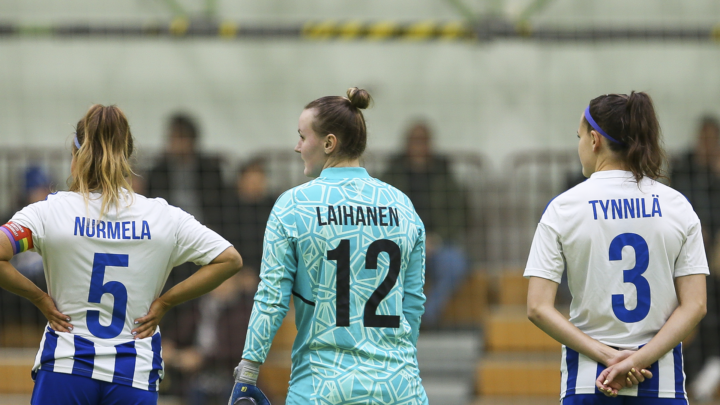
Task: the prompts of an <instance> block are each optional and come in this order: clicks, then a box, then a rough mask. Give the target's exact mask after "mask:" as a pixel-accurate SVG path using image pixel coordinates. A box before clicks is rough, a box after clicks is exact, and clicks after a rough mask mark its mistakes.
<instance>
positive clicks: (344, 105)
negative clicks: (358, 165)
mask: <svg viewBox="0 0 720 405" xmlns="http://www.w3.org/2000/svg"><path fill="white" fill-rule="evenodd" d="M371 100H372V98H371V97H370V94H369V93H368V92H367V91H365V90H363V89H359V88H357V87H351V88H349V89H348V91H347V97H340V96H327V97H321V98H319V99H317V100H315V101H312V102H310V103H309V104H308V105H306V106H305V109H306V110H307V109H311V108H312V109H314V110H315V119H313V124H312V126H313V131H315V133H316V134H317V135H319V136H326V135H328V134H333V135H335V136H336V137H337V138H338V141H339V143H340V145H339V146H338V151H337V152H336V153H337V156H339V157H344V158H347V159H356V158H359V157H360V156H361V155H362V154H363V152H364V151H365V146H366V145H367V128H366V127H365V117H364V116H363V113H362V111H360V110H363V109H365V108H368V106H369V105H370V101H371Z"/></svg>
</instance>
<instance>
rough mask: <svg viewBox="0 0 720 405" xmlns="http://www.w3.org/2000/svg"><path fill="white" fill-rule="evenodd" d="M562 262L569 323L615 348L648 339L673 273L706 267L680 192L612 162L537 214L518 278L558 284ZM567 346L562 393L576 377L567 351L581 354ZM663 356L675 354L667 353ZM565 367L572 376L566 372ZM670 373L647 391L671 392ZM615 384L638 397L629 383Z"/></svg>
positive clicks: (667, 308) (662, 314) (658, 323)
mask: <svg viewBox="0 0 720 405" xmlns="http://www.w3.org/2000/svg"><path fill="white" fill-rule="evenodd" d="M565 269H567V276H568V282H569V286H570V292H571V293H572V297H573V299H572V303H571V305H570V322H571V323H572V324H573V325H575V326H577V327H578V328H579V329H580V330H581V331H583V332H584V333H585V334H587V335H588V336H590V337H592V338H593V339H596V340H598V341H600V342H602V343H604V344H606V345H609V346H612V347H616V348H623V349H637V348H638V347H640V346H642V345H644V344H646V343H647V342H648V341H650V339H652V338H653V336H655V334H656V333H657V332H658V331H659V330H660V328H661V327H662V326H663V325H664V324H665V322H666V321H667V319H668V318H669V317H670V315H671V314H672V312H673V311H674V310H675V308H677V306H678V300H677V294H676V291H675V284H674V279H675V278H677V277H682V276H687V275H691V274H709V271H708V265H707V258H706V257H705V250H704V246H703V240H702V232H701V229H700V221H699V219H698V216H697V215H696V214H695V212H694V211H693V209H692V206H691V205H690V203H689V202H688V200H687V199H686V198H685V197H684V196H683V195H682V194H680V193H678V192H677V191H675V190H673V189H672V188H670V187H667V186H665V185H663V184H661V183H658V182H656V181H653V180H650V179H647V178H645V179H643V180H641V181H640V183H639V185H638V183H636V182H635V180H634V178H633V175H632V173H630V172H626V171H618V170H610V171H602V172H597V173H594V174H593V175H592V176H591V177H590V179H588V180H587V181H585V182H583V183H581V184H579V185H577V186H576V187H574V188H572V189H570V190H568V191H567V192H565V193H563V194H561V195H559V196H558V197H556V198H555V199H553V200H552V201H551V202H550V203H549V204H548V206H547V208H546V210H545V212H544V213H543V216H542V219H541V220H540V223H539V224H538V227H537V230H536V232H535V237H534V239H533V243H532V248H531V250H530V257H529V258H528V263H527V267H526V269H525V277H541V278H545V279H548V280H552V281H555V282H557V283H559V282H560V279H561V276H562V273H563V271H564V270H565ZM676 350H677V351H678V353H679V348H677V349H676ZM565 352H566V356H565V358H564V360H563V377H564V378H563V391H565V388H568V390H569V388H570V387H566V385H569V384H571V383H572V384H576V383H577V379H576V377H578V376H580V377H582V375H581V374H582V373H579V371H578V368H577V364H576V367H575V368H574V369H573V368H572V366H571V363H572V361H571V360H573V359H571V358H570V357H573V358H576V357H580V359H582V358H585V356H583V355H582V354H580V355H579V356H576V354H577V353H576V352H573V351H572V350H570V349H567V350H565ZM570 352H572V353H570ZM573 353H574V355H573V356H568V354H573ZM664 358H667V361H673V362H674V361H676V360H677V361H680V363H681V362H682V359H681V356H680V357H678V356H674V355H673V354H672V352H671V353H669V354H668V355H666V356H665V357H664ZM586 360H589V359H586ZM656 364H657V363H656ZM677 366H679V367H680V373H682V365H681V364H673V365H669V366H668V367H670V368H669V369H670V370H675V369H676V367H677ZM568 367H570V370H568ZM585 368H588V367H585ZM595 368H597V364H596V363H595V367H594V368H593V366H589V368H588V369H589V370H590V371H589V373H590V374H592V375H596V373H597V370H595ZM573 370H574V372H575V373H579V374H576V376H573V375H572V372H573ZM673 373H675V371H673ZM665 378H667V381H668V384H669V382H670V381H671V379H670V378H669V376H665ZM678 378H680V377H678ZM586 379H588V380H592V381H588V382H587V384H588V386H587V387H584V386H583V389H585V388H586V389H588V390H590V392H582V393H592V392H595V391H594V386H595V385H594V381H595V379H594V378H591V377H590V375H588V376H587V378H586ZM676 380H677V378H673V379H672V383H673V384H672V387H670V386H665V387H663V386H661V387H659V388H658V389H657V391H656V392H655V395H659V396H664V395H668V396H669V395H671V394H672V395H673V397H674V396H675V395H677V389H676V385H677V384H676ZM650 381H653V384H655V383H657V382H658V381H663V377H662V376H661V377H660V378H657V379H656V378H653V379H651V380H649V381H648V383H649V382H650ZM573 388H574V387H573ZM578 388H580V387H578ZM623 391H625V390H623ZM623 391H621V394H626V395H638V393H637V389H636V391H635V392H634V394H633V393H630V392H623ZM671 391H672V392H671ZM663 392H665V393H664V394H663ZM578 393H581V392H578ZM563 394H565V392H563ZM640 395H642V387H641V393H640ZM649 396H653V395H649ZM683 397H684V394H683Z"/></svg>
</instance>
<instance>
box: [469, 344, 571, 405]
mask: <svg viewBox="0 0 720 405" xmlns="http://www.w3.org/2000/svg"><path fill="white" fill-rule="evenodd" d="M559 366H560V354H559V353H558V354H555V353H492V354H489V355H487V356H486V357H485V358H484V359H483V360H482V361H481V362H480V364H479V366H478V370H477V384H476V388H477V393H478V394H479V395H483V396H485V395H513V396H534V395H547V396H554V398H555V401H557V400H558V398H559V395H560V370H559Z"/></svg>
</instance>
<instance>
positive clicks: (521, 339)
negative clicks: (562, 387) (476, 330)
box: [485, 305, 561, 366]
mask: <svg viewBox="0 0 720 405" xmlns="http://www.w3.org/2000/svg"><path fill="white" fill-rule="evenodd" d="M485 344H486V350H487V351H489V352H522V351H527V352H557V353H559V352H560V348H561V347H560V343H558V342H556V341H555V340H554V339H553V338H551V337H550V336H548V335H547V334H546V333H545V332H543V331H542V330H540V329H539V328H538V327H537V326H535V325H533V323H532V322H530V321H529V320H528V318H527V311H526V309H525V306H524V305H502V306H498V307H495V308H493V309H492V310H491V311H490V314H489V316H488V321H487V325H486V328H485ZM558 366H559V364H558Z"/></svg>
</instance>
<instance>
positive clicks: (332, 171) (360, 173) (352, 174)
mask: <svg viewBox="0 0 720 405" xmlns="http://www.w3.org/2000/svg"><path fill="white" fill-rule="evenodd" d="M320 177H321V178H325V179H351V178H356V177H361V178H362V177H370V175H369V174H368V172H367V170H365V168H364V167H328V168H327V169H323V171H322V172H321V173H320Z"/></svg>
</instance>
